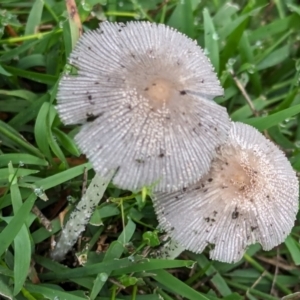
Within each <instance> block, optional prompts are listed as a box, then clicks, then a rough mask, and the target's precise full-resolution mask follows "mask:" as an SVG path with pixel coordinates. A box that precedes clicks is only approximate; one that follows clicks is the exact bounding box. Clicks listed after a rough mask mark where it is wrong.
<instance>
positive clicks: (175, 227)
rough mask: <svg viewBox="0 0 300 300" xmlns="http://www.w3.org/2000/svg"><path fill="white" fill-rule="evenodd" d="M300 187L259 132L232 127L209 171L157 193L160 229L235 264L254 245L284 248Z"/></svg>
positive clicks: (188, 245) (237, 125) (278, 152)
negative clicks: (183, 185) (185, 184)
mask: <svg viewBox="0 0 300 300" xmlns="http://www.w3.org/2000/svg"><path fill="white" fill-rule="evenodd" d="M298 198H299V183H298V179H297V177H296V173H295V172H294V170H293V169H292V167H291V165H290V163H289V161H288V160H287V158H286V156H285V155H284V153H283V152H282V151H281V150H279V149H278V147H277V146H276V145H274V144H273V143H272V142H271V141H269V140H267V139H266V138H265V137H264V136H263V135H262V134H261V133H260V132H258V131H257V130H256V129H255V128H253V127H251V126H249V125H245V124H242V123H232V127H231V130H230V132H229V138H228V140H227V142H226V143H225V144H224V145H222V146H221V147H220V148H219V149H218V151H217V155H216V157H215V158H214V159H213V161H212V164H211V168H210V171H209V172H208V173H207V174H206V175H205V176H203V177H202V178H201V179H200V180H199V181H198V182H197V183H196V184H193V185H190V186H189V187H187V188H184V189H182V190H180V191H177V192H173V193H157V194H156V195H155V196H154V205H155V210H156V213H157V215H158V220H159V223H160V226H161V227H162V228H163V229H164V230H165V231H166V232H167V233H168V234H169V235H170V236H171V238H173V239H174V240H175V241H177V242H178V243H179V244H180V245H181V246H183V247H184V248H185V249H187V250H190V251H192V252H196V253H200V252H202V251H203V250H204V249H205V247H206V246H209V247H210V257H211V259H214V260H219V261H222V262H228V263H233V262H237V261H238V260H240V259H241V257H242V256H243V254H244V252H245V251H246V249H247V247H248V246H249V245H251V244H254V243H256V242H258V243H260V244H261V245H262V247H263V249H264V250H270V249H272V248H273V247H275V246H277V245H278V244H280V243H282V242H283V241H284V240H285V238H286V237H287V235H288V234H289V233H290V231H291V229H292V227H293V225H294V221H295V219H296V214H297V211H298Z"/></svg>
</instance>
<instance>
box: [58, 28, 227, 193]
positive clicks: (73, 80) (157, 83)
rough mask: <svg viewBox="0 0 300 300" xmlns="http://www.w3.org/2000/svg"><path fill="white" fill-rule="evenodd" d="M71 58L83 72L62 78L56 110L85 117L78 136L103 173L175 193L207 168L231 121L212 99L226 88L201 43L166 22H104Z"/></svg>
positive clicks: (67, 118)
mask: <svg viewBox="0 0 300 300" xmlns="http://www.w3.org/2000/svg"><path fill="white" fill-rule="evenodd" d="M69 62H70V64H71V65H73V66H75V67H76V68H77V69H78V73H77V75H71V74H69V75H67V74H66V75H64V76H63V77H62V80H61V82H60V85H59V91H58V95H57V100H58V105H57V110H58V113H59V115H60V118H61V120H62V121H63V122H64V123H65V124H77V123H84V125H83V126H82V128H81V129H80V131H79V133H78V134H77V136H76V137H75V140H76V142H77V144H78V146H79V148H80V149H81V151H82V152H83V153H84V154H86V156H87V157H88V159H89V160H90V161H91V163H92V165H93V167H94V169H95V170H96V172H97V173H98V174H100V175H103V176H105V175H106V174H107V173H108V172H109V170H112V169H117V170H118V171H117V174H116V175H115V177H114V179H113V182H114V183H115V184H116V185H118V186H119V187H121V188H123V189H130V190H137V189H140V188H142V187H143V186H145V185H152V184H154V190H160V191H170V190H175V189H178V188H182V187H183V186H184V185H187V184H191V183H194V182H196V181H197V180H198V179H199V178H200V177H201V176H202V175H203V174H205V173H206V172H207V171H208V170H209V166H210V163H211V160H212V158H213V157H214V154H215V149H216V147H218V146H219V145H220V144H222V143H223V142H224V140H225V139H226V138H227V135H228V131H229V128H230V121H229V117H228V114H227V112H226V109H225V108H223V107H221V106H219V105H217V104H216V103H215V102H213V101H211V100H212V99H213V98H214V97H216V96H218V95H222V94H223V89H222V88H221V86H220V84H219V81H218V79H217V77H216V74H215V73H214V71H213V67H212V65H211V64H210V62H209V61H208V59H207V57H206V56H205V55H204V53H203V51H202V49H201V48H200V47H199V46H198V45H197V43H196V42H195V41H193V40H191V39H190V38H188V37H187V36H185V35H183V34H181V33H179V32H177V31H176V30H175V29H172V28H170V27H167V26H165V25H163V24H154V23H149V22H128V23H126V24H122V23H110V22H104V23H102V24H101V28H99V29H97V30H94V31H88V32H87V33H85V34H84V35H83V36H82V38H81V39H80V40H79V42H78V44H77V46H76V47H75V49H74V51H73V52H72V54H71V56H70V59H69Z"/></svg>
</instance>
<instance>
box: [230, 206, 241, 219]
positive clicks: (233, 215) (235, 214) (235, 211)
mask: <svg viewBox="0 0 300 300" xmlns="http://www.w3.org/2000/svg"><path fill="white" fill-rule="evenodd" d="M231 217H232V219H237V218H238V217H239V212H238V211H237V208H235V210H234V212H233V213H232V214H231Z"/></svg>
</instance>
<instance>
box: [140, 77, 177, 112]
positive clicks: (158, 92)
mask: <svg viewBox="0 0 300 300" xmlns="http://www.w3.org/2000/svg"><path fill="white" fill-rule="evenodd" d="M145 93H146V96H147V98H148V100H149V101H150V104H151V105H153V106H154V108H158V107H161V106H162V105H163V104H165V103H167V102H168V101H169V99H170V97H171V94H172V84H171V83H170V82H169V81H167V80H165V79H161V78H158V79H155V80H153V81H151V82H150V83H149V85H148V86H147V87H146V88H145Z"/></svg>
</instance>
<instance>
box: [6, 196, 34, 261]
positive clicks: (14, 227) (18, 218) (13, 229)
mask: <svg viewBox="0 0 300 300" xmlns="http://www.w3.org/2000/svg"><path fill="white" fill-rule="evenodd" d="M36 198H37V197H36V195H35V194H31V195H30V196H29V197H28V199H27V200H26V201H25V202H24V204H23V205H22V207H21V208H20V209H19V211H18V212H17V214H16V215H15V216H14V217H13V218H12V220H11V221H10V222H9V224H8V225H7V226H6V227H5V228H4V229H3V230H2V232H1V233H0V241H1V243H0V256H1V255H2V254H3V253H4V252H5V251H6V249H7V248H8V247H9V245H10V244H11V243H12V242H13V240H14V238H15V237H16V236H17V234H18V232H19V231H20V230H21V228H22V226H23V224H24V223H25V221H26V219H27V218H28V216H29V213H30V211H31V209H32V207H33V204H34V202H35V200H36Z"/></svg>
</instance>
